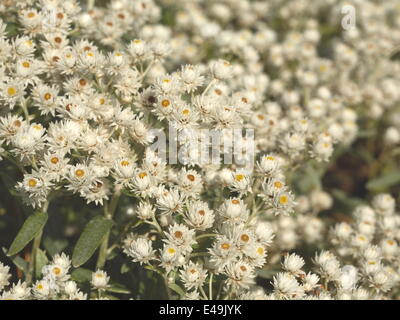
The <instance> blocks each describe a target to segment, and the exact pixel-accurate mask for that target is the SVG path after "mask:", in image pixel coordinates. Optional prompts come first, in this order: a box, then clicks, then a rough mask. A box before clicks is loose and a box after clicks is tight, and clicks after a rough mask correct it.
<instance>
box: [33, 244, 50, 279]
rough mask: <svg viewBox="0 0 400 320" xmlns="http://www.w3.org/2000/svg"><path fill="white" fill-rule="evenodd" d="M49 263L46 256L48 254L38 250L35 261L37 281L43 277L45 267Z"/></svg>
mask: <svg viewBox="0 0 400 320" xmlns="http://www.w3.org/2000/svg"><path fill="white" fill-rule="evenodd" d="M48 262H49V260H48V259H47V256H46V252H44V251H43V250H40V249H37V251H36V259H35V277H36V279H40V278H41V276H42V269H43V267H44V266H45V265H46V264H47V263H48Z"/></svg>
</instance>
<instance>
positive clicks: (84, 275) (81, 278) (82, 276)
mask: <svg viewBox="0 0 400 320" xmlns="http://www.w3.org/2000/svg"><path fill="white" fill-rule="evenodd" d="M71 279H72V280H74V281H76V282H79V283H82V282H89V281H91V280H92V271H91V270H89V269H85V268H78V269H75V270H74V271H72V273H71Z"/></svg>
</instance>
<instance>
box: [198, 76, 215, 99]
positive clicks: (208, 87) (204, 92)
mask: <svg viewBox="0 0 400 320" xmlns="http://www.w3.org/2000/svg"><path fill="white" fill-rule="evenodd" d="M215 81H216V79H212V80H211V81H210V83H209V84H208V86H207V87H206V88H205V89H204V91H203V93H202V94H201V95H202V96H205V95H206V93H207V92H208V90H210V88H211V86H212V85H213V84H214V83H215Z"/></svg>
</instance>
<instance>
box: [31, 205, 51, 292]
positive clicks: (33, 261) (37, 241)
mask: <svg viewBox="0 0 400 320" xmlns="http://www.w3.org/2000/svg"><path fill="white" fill-rule="evenodd" d="M48 207H49V202H48V201H46V202H45V203H44V205H43V208H42V211H43V212H47V209H48ZM42 235H43V229H42V230H40V232H39V233H38V235H37V236H36V237H35V238H34V239H33V245H32V251H31V257H30V260H29V266H28V274H27V275H26V282H27V283H28V285H30V284H31V283H32V281H33V279H34V278H35V264H36V254H37V250H38V249H39V247H40V242H41V241H42Z"/></svg>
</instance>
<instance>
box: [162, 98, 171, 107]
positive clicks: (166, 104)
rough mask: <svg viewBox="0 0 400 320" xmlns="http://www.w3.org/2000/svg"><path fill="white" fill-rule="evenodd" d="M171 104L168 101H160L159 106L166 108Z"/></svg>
mask: <svg viewBox="0 0 400 320" xmlns="http://www.w3.org/2000/svg"><path fill="white" fill-rule="evenodd" d="M170 104H171V102H169V100H167V99H165V100H163V101H161V105H162V106H163V107H164V108H166V107H168V106H169V105H170Z"/></svg>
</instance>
